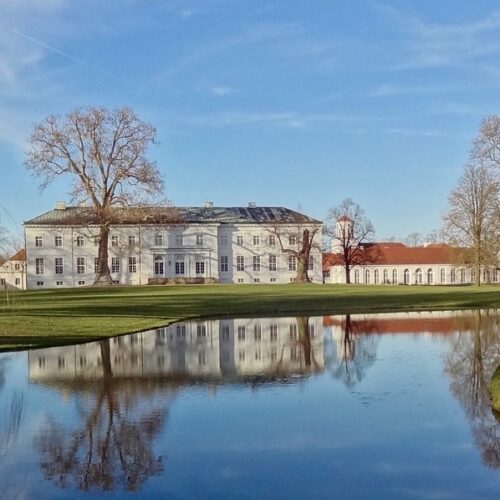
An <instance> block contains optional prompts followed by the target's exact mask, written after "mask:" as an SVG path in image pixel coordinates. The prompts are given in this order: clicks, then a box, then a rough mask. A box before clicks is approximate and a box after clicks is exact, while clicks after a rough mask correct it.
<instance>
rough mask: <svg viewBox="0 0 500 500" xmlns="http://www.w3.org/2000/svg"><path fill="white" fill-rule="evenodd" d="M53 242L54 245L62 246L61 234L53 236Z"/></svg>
mask: <svg viewBox="0 0 500 500" xmlns="http://www.w3.org/2000/svg"><path fill="white" fill-rule="evenodd" d="M54 244H55V246H56V247H62V246H63V239H62V236H55V237H54Z"/></svg>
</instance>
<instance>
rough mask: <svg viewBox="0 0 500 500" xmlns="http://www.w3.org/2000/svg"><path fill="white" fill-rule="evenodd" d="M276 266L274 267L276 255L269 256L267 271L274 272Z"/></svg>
mask: <svg viewBox="0 0 500 500" xmlns="http://www.w3.org/2000/svg"><path fill="white" fill-rule="evenodd" d="M276 269H277V265H276V255H270V256H269V271H276Z"/></svg>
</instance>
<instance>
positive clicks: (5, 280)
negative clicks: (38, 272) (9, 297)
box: [0, 250, 26, 290]
mask: <svg viewBox="0 0 500 500" xmlns="http://www.w3.org/2000/svg"><path fill="white" fill-rule="evenodd" d="M3 288H5V289H8V290H25V289H26V252H25V251H24V250H19V252H17V253H16V254H15V255H14V256H13V257H11V258H10V259H9V260H7V261H6V262H4V263H3V264H2V265H1V266H0V289H3Z"/></svg>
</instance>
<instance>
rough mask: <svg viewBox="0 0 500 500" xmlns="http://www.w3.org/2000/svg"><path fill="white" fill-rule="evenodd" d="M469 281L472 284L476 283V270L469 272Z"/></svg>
mask: <svg viewBox="0 0 500 500" xmlns="http://www.w3.org/2000/svg"><path fill="white" fill-rule="evenodd" d="M470 280H471V281H472V283H475V282H476V270H475V269H473V270H472V271H471V272H470Z"/></svg>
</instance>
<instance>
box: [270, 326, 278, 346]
mask: <svg viewBox="0 0 500 500" xmlns="http://www.w3.org/2000/svg"><path fill="white" fill-rule="evenodd" d="M269 339H270V340H271V342H276V341H277V340H278V325H269Z"/></svg>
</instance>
